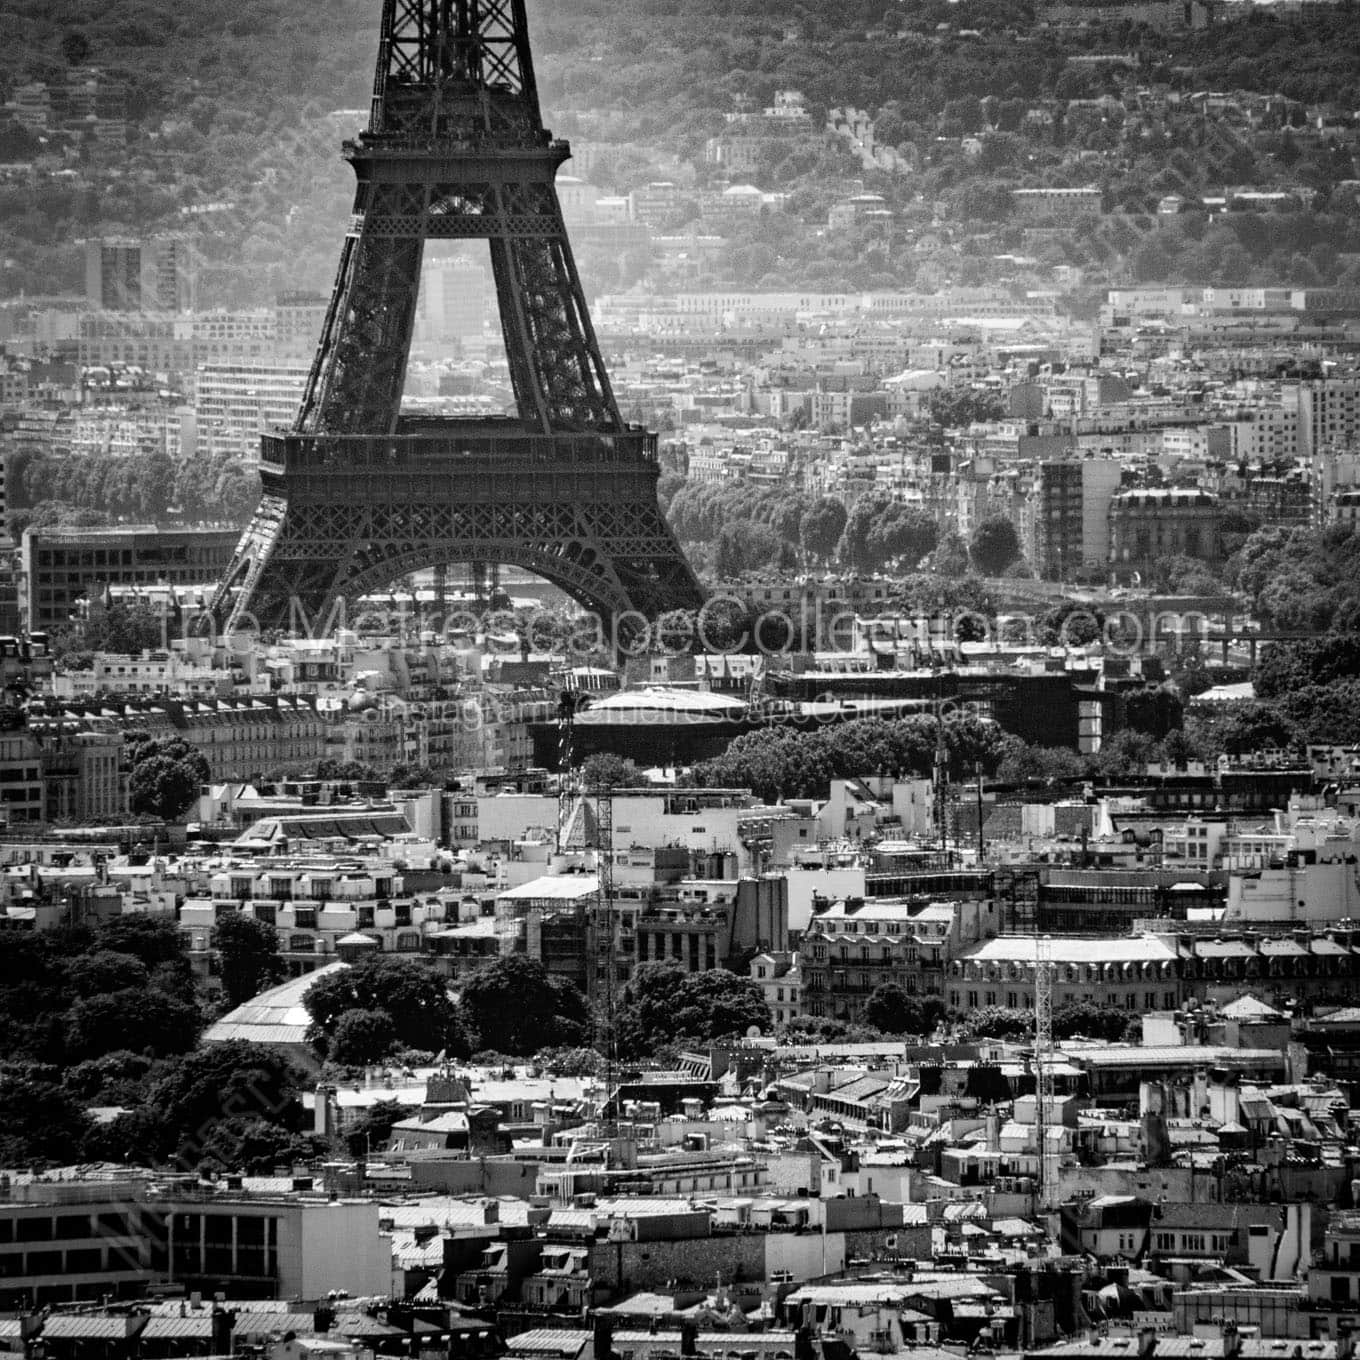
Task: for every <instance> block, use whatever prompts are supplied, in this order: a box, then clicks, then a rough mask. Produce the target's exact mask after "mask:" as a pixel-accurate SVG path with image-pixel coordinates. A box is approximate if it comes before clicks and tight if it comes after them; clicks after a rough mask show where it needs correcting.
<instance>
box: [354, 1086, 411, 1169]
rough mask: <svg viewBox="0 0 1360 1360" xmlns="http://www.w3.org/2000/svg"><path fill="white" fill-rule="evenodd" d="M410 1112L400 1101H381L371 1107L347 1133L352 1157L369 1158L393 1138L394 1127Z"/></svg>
mask: <svg viewBox="0 0 1360 1360" xmlns="http://www.w3.org/2000/svg"><path fill="white" fill-rule="evenodd" d="M409 1113H410V1111H409V1110H408V1109H407V1108H406V1106H405V1105H403V1104H402V1103H401V1101H399V1100H379V1101H377V1102H376V1103H375V1104H373V1105H370V1106H369V1107H368V1109H367V1110H365V1111H364V1113H363V1114H361V1115H360V1116H359V1118H358V1119H356V1120H355V1121H354V1123H353V1124H351V1125H350V1127H349V1128H348V1130H346V1132H345V1147H346V1148H347V1149H348V1151H349V1155H350V1156H351V1157H365V1158H366V1157H367V1156H368V1155H369V1153H371V1152H375V1151H377V1149H379V1148H381V1147H382V1146H383V1144H384V1143H386V1142H387V1140H388V1139H389V1138H390V1137H391V1136H392V1125H393V1124H396V1123H399V1122H400V1121H401V1120H403V1119H405V1118H406V1116H407V1115H408V1114H409Z"/></svg>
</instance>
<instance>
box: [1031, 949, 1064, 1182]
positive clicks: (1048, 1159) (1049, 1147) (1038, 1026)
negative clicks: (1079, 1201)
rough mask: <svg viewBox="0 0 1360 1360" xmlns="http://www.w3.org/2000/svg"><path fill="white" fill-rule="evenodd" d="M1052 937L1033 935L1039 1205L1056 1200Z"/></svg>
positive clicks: (1035, 1122) (1035, 1134)
mask: <svg viewBox="0 0 1360 1360" xmlns="http://www.w3.org/2000/svg"><path fill="white" fill-rule="evenodd" d="M1053 1064H1054V1057H1053V941H1052V940H1051V939H1050V938H1049V937H1048V936H1047V935H1042V936H1040V935H1036V936H1035V939H1034V1137H1035V1143H1036V1148H1037V1151H1038V1154H1039V1207H1041V1208H1044V1209H1054V1208H1056V1207H1057V1203H1058V1145H1057V1142H1056V1141H1055V1139H1054V1138H1053V1136H1052V1135H1053V1133H1054V1132H1056V1130H1055V1129H1054V1122H1053V1121H1054V1111H1053V1105H1054V1100H1053Z"/></svg>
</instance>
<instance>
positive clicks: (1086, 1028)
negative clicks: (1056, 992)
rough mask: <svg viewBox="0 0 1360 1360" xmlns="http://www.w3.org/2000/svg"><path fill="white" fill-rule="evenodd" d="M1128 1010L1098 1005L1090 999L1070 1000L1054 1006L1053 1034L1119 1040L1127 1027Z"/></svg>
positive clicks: (1114, 1041)
mask: <svg viewBox="0 0 1360 1360" xmlns="http://www.w3.org/2000/svg"><path fill="white" fill-rule="evenodd" d="M1128 1022H1129V1016H1128V1014H1127V1012H1125V1011H1120V1010H1115V1009H1114V1007H1112V1006H1097V1005H1096V1004H1095V1003H1094V1002H1092V1001H1069V1002H1066V1003H1064V1004H1063V1005H1061V1006H1054V1008H1053V1037H1054V1038H1055V1039H1071V1038H1074V1037H1076V1036H1077V1035H1081V1036H1082V1037H1083V1038H1086V1039H1104V1040H1105V1041H1106V1042H1107V1043H1118V1042H1119V1041H1120V1040H1121V1039H1122V1038H1123V1037H1124V1031H1125V1030H1126V1029H1127V1028H1128Z"/></svg>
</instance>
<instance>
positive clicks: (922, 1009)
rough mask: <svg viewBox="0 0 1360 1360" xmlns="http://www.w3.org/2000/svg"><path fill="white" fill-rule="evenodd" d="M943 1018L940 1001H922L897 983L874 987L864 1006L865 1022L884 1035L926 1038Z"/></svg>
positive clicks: (928, 998)
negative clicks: (909, 1035)
mask: <svg viewBox="0 0 1360 1360" xmlns="http://www.w3.org/2000/svg"><path fill="white" fill-rule="evenodd" d="M943 1015H944V1003H943V1002H941V1001H940V1000H939V998H938V997H926V998H925V999H924V1000H920V999H918V998H917V997H915V996H913V995H912V994H911V993H910V992H908V991H907V990H906V988H905V987H902V986H900V985H899V984H898V983H896V982H884V983H881V984H880V985H879V986H877V987H875V988H874V990H873V991H872V992H871V993H870V995H869V1000H868V1001H867V1002H866V1003H865V1006H864V1020H865V1023H866V1024H869V1025H872V1026H873V1027H874V1028H875V1029H876V1030H881V1031H882V1032H883V1033H884V1034H926V1033H929V1032H930V1031H931V1030H933V1029H934V1028H935V1026H936V1025H937V1024H938V1023H939V1021H940V1019H941V1018H942V1017H943Z"/></svg>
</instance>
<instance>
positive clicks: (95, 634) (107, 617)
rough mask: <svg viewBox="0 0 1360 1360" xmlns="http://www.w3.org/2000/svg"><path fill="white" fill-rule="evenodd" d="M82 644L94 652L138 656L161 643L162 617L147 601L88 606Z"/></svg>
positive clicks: (162, 634)
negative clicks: (144, 602) (83, 642)
mask: <svg viewBox="0 0 1360 1360" xmlns="http://www.w3.org/2000/svg"><path fill="white" fill-rule="evenodd" d="M82 632H83V636H84V641H85V646H87V647H88V648H89V649H90V650H91V651H95V652H116V653H118V654H119V655H121V656H138V655H140V654H141V653H142V652H144V651H148V650H154V649H155V648H157V647H160V646H162V645H163V644H164V640H165V629H164V621H163V619H162V617H161V615H160V614H158V613H157V612H156V610H155V609H153V608H152V607H151V606H150V605H149V604H143V603H141V602H134V603H131V604H128V603H125V602H124V601H121V600H115V601H114V602H113V603H112V604H107V605H105V604H95V605H92V606H91V607H90V610H89V613H88V615H87V616H86V619H85V625H84V628H83V630H82Z"/></svg>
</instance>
